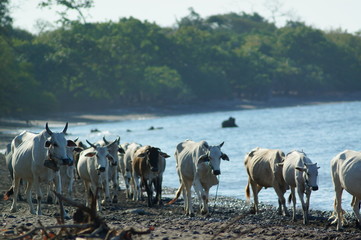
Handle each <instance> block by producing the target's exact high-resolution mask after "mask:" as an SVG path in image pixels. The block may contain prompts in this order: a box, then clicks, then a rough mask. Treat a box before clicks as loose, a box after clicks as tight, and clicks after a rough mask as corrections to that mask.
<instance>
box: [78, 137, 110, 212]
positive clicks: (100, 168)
mask: <svg viewBox="0 0 361 240" xmlns="http://www.w3.org/2000/svg"><path fill="white" fill-rule="evenodd" d="M87 142H88V141H87ZM88 144H89V145H90V146H91V148H88V149H86V150H84V151H82V152H81V153H80V156H79V162H78V166H77V170H78V173H79V176H80V178H81V179H82V180H83V182H84V187H85V191H86V192H87V195H88V198H87V204H88V206H90V203H91V201H90V191H92V193H93V194H96V193H97V191H98V189H99V190H102V191H103V192H105V198H106V199H105V201H107V202H110V197H109V196H110V195H109V186H107V183H108V182H107V181H105V182H103V180H106V179H108V177H107V176H108V169H109V163H108V159H109V160H110V161H113V158H112V156H111V155H110V154H109V150H108V147H107V146H105V147H102V146H99V145H94V144H91V143H90V142H88ZM97 199H98V201H97V210H98V211H101V209H102V208H101V203H100V201H99V200H100V194H99V193H98V196H97Z"/></svg>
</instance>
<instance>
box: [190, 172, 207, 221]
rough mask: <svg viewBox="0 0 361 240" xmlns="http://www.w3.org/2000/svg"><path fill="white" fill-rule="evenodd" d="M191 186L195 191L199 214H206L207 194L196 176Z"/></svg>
mask: <svg viewBox="0 0 361 240" xmlns="http://www.w3.org/2000/svg"><path fill="white" fill-rule="evenodd" d="M193 186H194V190H195V192H196V193H197V196H198V199H199V205H200V212H201V214H203V215H206V214H208V205H207V204H206V203H207V202H208V199H207V194H206V192H205V191H204V189H203V187H202V184H201V183H200V181H199V180H197V177H196V179H195V180H194V183H193Z"/></svg>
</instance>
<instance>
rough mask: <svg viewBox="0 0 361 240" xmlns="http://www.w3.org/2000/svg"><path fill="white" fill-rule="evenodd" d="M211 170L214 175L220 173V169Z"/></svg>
mask: <svg viewBox="0 0 361 240" xmlns="http://www.w3.org/2000/svg"><path fill="white" fill-rule="evenodd" d="M212 172H213V174H214V175H216V176H217V175H220V174H221V170H213V171H212Z"/></svg>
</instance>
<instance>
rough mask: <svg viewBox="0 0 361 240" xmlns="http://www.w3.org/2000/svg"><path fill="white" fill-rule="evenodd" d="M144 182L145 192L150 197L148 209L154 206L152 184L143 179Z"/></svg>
mask: <svg viewBox="0 0 361 240" xmlns="http://www.w3.org/2000/svg"><path fill="white" fill-rule="evenodd" d="M142 182H143V183H144V187H145V191H146V192H147V196H148V199H147V200H148V207H151V206H152V205H153V191H152V186H151V185H152V182H151V181H150V180H147V179H142Z"/></svg>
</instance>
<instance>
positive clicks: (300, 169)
mask: <svg viewBox="0 0 361 240" xmlns="http://www.w3.org/2000/svg"><path fill="white" fill-rule="evenodd" d="M296 169H297V170H298V171H301V172H303V171H305V169H304V168H302V167H296Z"/></svg>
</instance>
